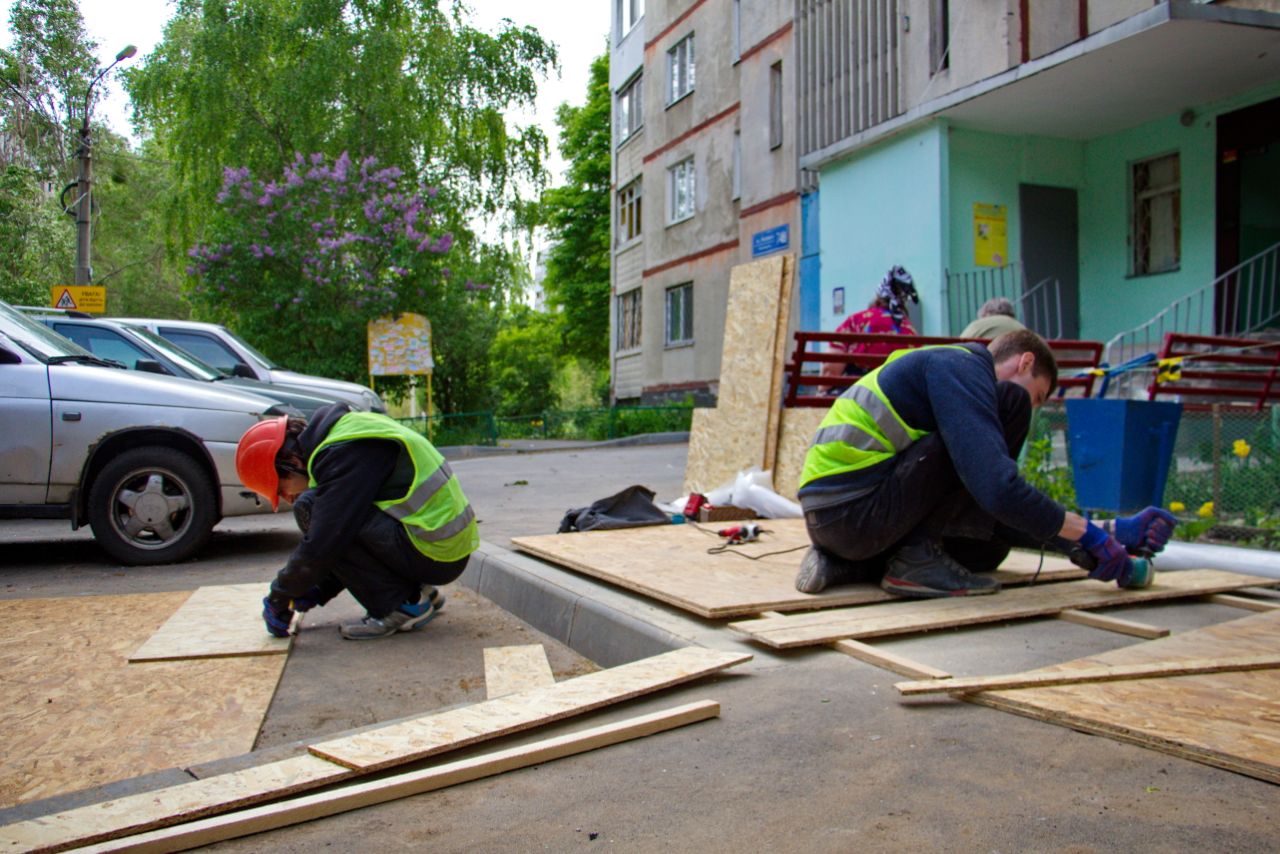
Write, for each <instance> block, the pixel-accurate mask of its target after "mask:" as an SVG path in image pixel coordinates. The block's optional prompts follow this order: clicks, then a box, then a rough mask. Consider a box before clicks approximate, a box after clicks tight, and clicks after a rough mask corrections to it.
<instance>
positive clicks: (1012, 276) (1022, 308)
mask: <svg viewBox="0 0 1280 854" xmlns="http://www.w3.org/2000/svg"><path fill="white" fill-rule="evenodd" d="M1025 275H1026V273H1025V271H1024V270H1023V269H1022V268H1021V267H1019V266H1018V263H1017V262H1016V261H1011V262H1009V263H1008V264H1006V265H1004V266H1003V267H982V268H980V269H977V270H962V271H952V270H948V271H947V277H946V282H945V283H944V284H943V288H942V290H943V294H942V298H943V302H944V303H945V304H946V307H947V328H948V329H949V330H950V334H952V335H958V334H959V333H960V330H962V329H964V328H965V327H966V326H968V325H969V322H970V321H971V320H973V319H974V318H976V317H977V316H978V310H979V309H981V308H982V304H983V303H985V302H986V301H987V300H989V299H991V298H993V297H1004V298H1006V299H1008V300H1009V301H1010V302H1012V303H1013V306H1014V311H1015V313H1016V314H1017V317H1018V320H1020V321H1021V322H1022V325H1023V326H1026V327H1027V328H1028V329H1032V330H1035V331H1036V332H1038V333H1040V335H1042V336H1043V337H1045V338H1061V337H1062V317H1063V312H1062V287H1061V284H1060V283H1059V281H1058V279H1057V278H1054V277H1052V276H1051V277H1049V278H1047V279H1042V280H1040V281H1039V282H1037V283H1036V284H1034V285H1032V286H1031V287H1027V285H1026V282H1025V281H1024V278H1025Z"/></svg>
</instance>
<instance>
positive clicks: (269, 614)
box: [262, 595, 293, 638]
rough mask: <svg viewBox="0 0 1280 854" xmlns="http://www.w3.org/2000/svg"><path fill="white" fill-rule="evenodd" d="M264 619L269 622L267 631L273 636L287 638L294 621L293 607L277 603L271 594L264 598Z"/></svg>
mask: <svg viewBox="0 0 1280 854" xmlns="http://www.w3.org/2000/svg"><path fill="white" fill-rule="evenodd" d="M262 620H263V622H265V623H266V624H267V633H268V634H270V635H271V636H272V637H277V638H287V637H288V636H289V625H290V624H291V623H292V622H293V609H291V608H290V607H289V606H288V605H280V604H277V602H276V601H274V600H273V598H272V597H271V596H269V595H268V596H264V597H263V599H262Z"/></svg>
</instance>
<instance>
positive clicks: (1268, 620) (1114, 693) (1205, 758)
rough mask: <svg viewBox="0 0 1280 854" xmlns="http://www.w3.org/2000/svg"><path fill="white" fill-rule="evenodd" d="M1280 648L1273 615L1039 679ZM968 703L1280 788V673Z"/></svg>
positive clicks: (998, 696) (1043, 691) (1277, 618)
mask: <svg viewBox="0 0 1280 854" xmlns="http://www.w3.org/2000/svg"><path fill="white" fill-rule="evenodd" d="M1162 577H1164V576H1162ZM1277 649H1280V611H1267V612H1263V613H1259V614H1255V615H1253V616H1249V617H1245V618H1243V619H1239V620H1231V621H1228V622H1225V623H1219V624H1217V625H1214V626H1209V627H1208V628H1203V629H1196V630H1194V631H1189V632H1184V633H1182V634H1177V635H1173V636H1171V637H1168V638H1162V639H1161V640H1154V641H1146V642H1143V643H1140V644H1135V645H1133V646H1127V647H1124V648H1121V649H1116V650H1112V651H1111V652H1106V653H1102V654H1100V655H1095V656H1090V657H1088V658H1081V659H1077V660H1075V661H1070V662H1067V663H1065V664H1060V665H1057V666H1054V667H1046V668H1042V669H1041V670H1037V671H1033V672H1034V673H1057V672H1064V671H1065V672H1069V671H1073V670H1085V669H1089V668H1097V667H1099V666H1116V665H1128V664H1142V663H1153V662H1164V661H1179V660H1185V659H1197V660H1203V659H1212V658H1222V659H1238V658H1240V657H1242V656H1250V655H1268V654H1274V653H1275V652H1276V650H1277ZM966 699H969V700H971V701H972V702H975V703H981V704H983V705H987V706H993V707H995V708H997V709H1002V710H1004V711H1009V712H1014V713H1016V714H1020V715H1025V716H1027V717H1031V718H1036V719H1037V720H1042V721H1048V722H1050V723H1055V724H1059V725H1062V726H1067V727H1071V728H1073V729H1078V730H1083V731H1085V732H1092V733H1097V734H1099V735H1105V736H1108V737H1111V738H1115V739H1118V740H1120V741H1127V742H1132V743H1135V744H1139V745H1142V746H1144V747H1150V748H1154V749H1156V750H1161V751H1164V752H1166V753H1172V754H1173V755H1175V756H1180V757H1182V758H1185V759H1192V760H1195V761H1197V762H1204V763H1206V764H1209V765H1214V766H1217V767H1219V768H1226V769H1228V770H1230V771H1236V772H1239V773H1242V774H1248V775H1249V776H1251V777H1257V778H1259V779H1262V780H1269V781H1270V782H1272V783H1280V669H1277V668H1272V669H1267V670H1251V671H1247V672H1238V673H1214V674H1202V675H1194V676H1176V677H1164V678H1154V679H1138V680H1126V681H1123V682H1105V683H1097V684H1081V685H1062V686H1057V687H1051V688H1024V689H1019V690H1008V691H984V692H981V693H977V694H972V695H966Z"/></svg>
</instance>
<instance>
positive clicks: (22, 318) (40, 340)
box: [0, 302, 98, 363]
mask: <svg viewBox="0 0 1280 854" xmlns="http://www.w3.org/2000/svg"><path fill="white" fill-rule="evenodd" d="M0 332H3V333H4V334H6V335H8V336H9V337H10V338H12V339H13V341H14V342H15V343H16V344H18V345H19V346H20V347H22V348H23V349H24V350H26V351H27V352H28V353H30V354H31V355H32V356H34V357H35V358H37V359H39V360H40V361H41V362H46V363H47V362H48V361H49V360H50V359H59V360H60V361H73V360H76V359H81V358H83V359H87V360H90V361H95V362H96V361H98V359H97V357H96V356H94V355H93V354H92V353H90V352H89V351H88V350H86V349H84V348H83V347H81V346H80V345H79V344H76V343H75V342H74V341H72V340H71V339H69V338H66V337H64V336H62V335H59V334H58V333H57V332H54V331H53V330H52V329H50V328H49V327H47V326H45V325H44V324H42V323H37V322H36V321H34V320H32V319H31V318H29V317H27V316H26V315H24V314H23V313H22V312H20V311H17V310H16V309H14V308H13V307H12V306H10V305H9V304H8V303H5V302H0Z"/></svg>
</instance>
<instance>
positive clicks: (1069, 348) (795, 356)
mask: <svg viewBox="0 0 1280 854" xmlns="http://www.w3.org/2000/svg"><path fill="white" fill-rule="evenodd" d="M795 340H796V349H795V351H794V352H793V353H792V354H791V361H790V362H788V363H787V364H786V368H785V369H786V373H787V396H786V398H784V400H783V405H784V406H809V407H822V408H826V407H829V406H830V405H831V402H832V398H831V395H829V394H826V393H824V392H826V390H827V389H829V388H846V387H848V386H849V384H850V383H852V382H853V378H852V377H848V376H841V375H839V374H821V373H805V372H804V367H805V365H827V364H841V365H850V364H852V365H857V366H858V367H859V368H862V369H864V370H870V369H872V368H874V367H876V366H878V365H881V364H883V363H884V360H885V358H886V357H887V354H867V353H857V354H849V353H841V352H825V351H824V352H820V353H812V352H809V345H810V344H814V343H817V344H829V343H840V344H850V345H852V344H885V345H888V346H889V347H890V348H891V349H893V350H901V349H904V348H912V347H924V346H926V345H930V344H958V343H961V342H963V341H979V342H980V343H983V344H985V343H987V341H986V340H985V339H976V338H947V337H938V336H927V335H886V334H874V333H867V332H803V331H800V332H796V334H795ZM1047 343H1048V344H1049V349H1050V350H1052V351H1053V355H1054V357H1055V359H1056V360H1057V362H1058V388H1059V389H1061V390H1063V392H1066V391H1068V390H1070V389H1079V390H1080V391H1081V393H1082V394H1083V396H1084V397H1088V396H1089V395H1091V394H1092V393H1093V382H1094V380H1095V379H1096V376H1095V375H1094V374H1093V373H1087V374H1085V375H1078V374H1080V372H1083V371H1087V370H1089V369H1094V368H1097V367H1098V363H1099V362H1100V361H1101V360H1102V346H1103V345H1102V343H1101V342H1099V341H1075V340H1069V339H1052V340H1049V341H1048V342H1047ZM806 387H808V388H816V389H817V392H816V393H813V392H806V391H805V388H806Z"/></svg>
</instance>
